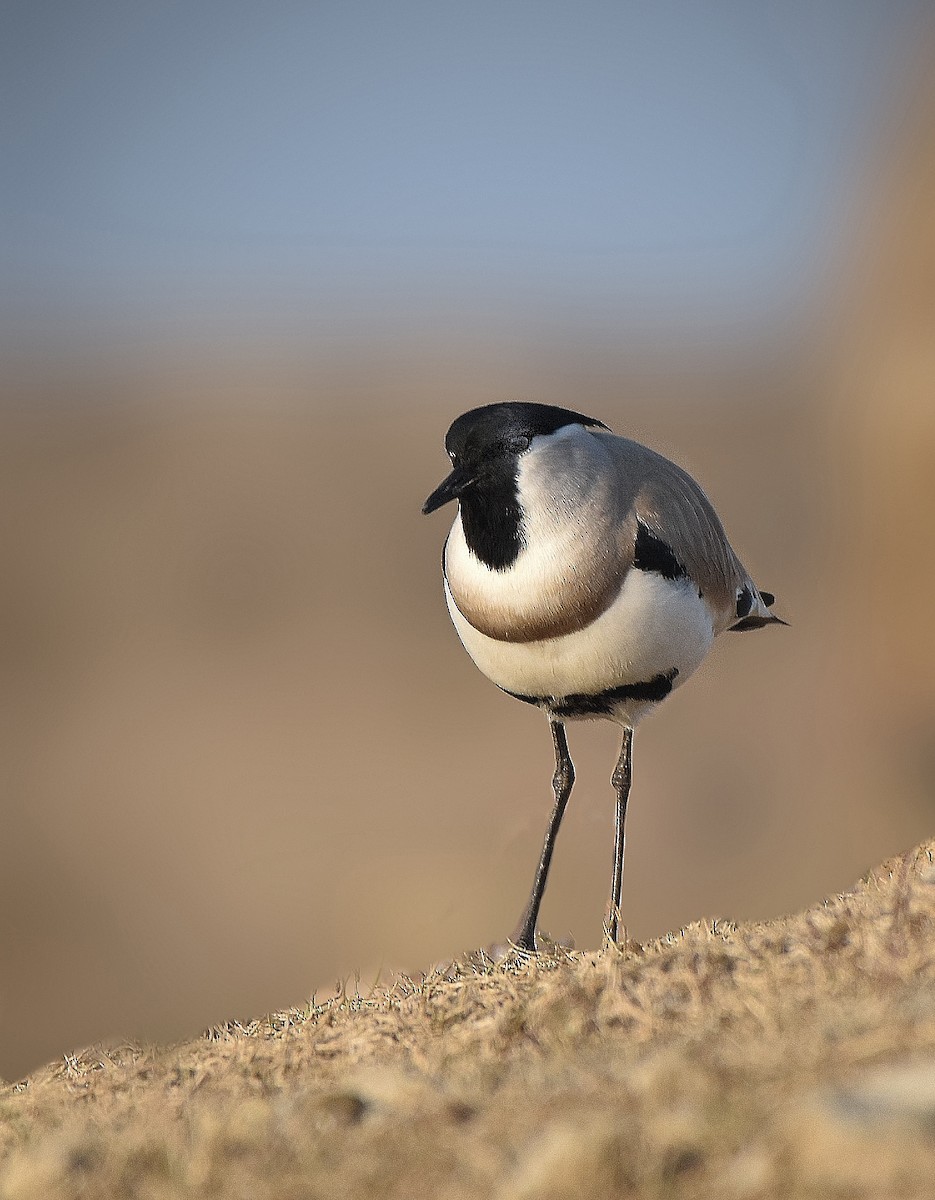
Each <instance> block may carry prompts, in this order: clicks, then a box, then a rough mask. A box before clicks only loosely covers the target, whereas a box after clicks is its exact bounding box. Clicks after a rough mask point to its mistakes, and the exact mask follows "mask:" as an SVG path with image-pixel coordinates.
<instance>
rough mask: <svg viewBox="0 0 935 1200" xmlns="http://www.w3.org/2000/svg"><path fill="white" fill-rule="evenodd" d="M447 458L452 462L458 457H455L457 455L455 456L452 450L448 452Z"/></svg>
mask: <svg viewBox="0 0 935 1200" xmlns="http://www.w3.org/2000/svg"><path fill="white" fill-rule="evenodd" d="M448 457H449V458H450V459H451V461H452V462H454V461H455V459H456V458H457V457H458V456H457V454H455V452H454V450H449V451H448Z"/></svg>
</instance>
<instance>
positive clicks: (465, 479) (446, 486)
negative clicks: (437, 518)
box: [422, 467, 474, 515]
mask: <svg viewBox="0 0 935 1200" xmlns="http://www.w3.org/2000/svg"><path fill="white" fill-rule="evenodd" d="M473 482H474V477H473V476H472V475H471V474H470V473H469V472H468V471H466V470H465V469H464V467H455V469H454V470H453V471H452V472H451V474H450V475H449V476H448V478H447V479H443V480H442V482H441V483H440V484H439V485H438V487H437V488H436V489H435V491H434V492H432V494H431V496H429V498H428V500H426V502H425V503H424V504H423V505H422V511H423V512H424V513H425V514H426V515H427V514H428V513H433V512H434V511H435V510H436V508H441V506H442V505H443V504H447V503H448V501H449V500H457V498H458V497H459V496H460V495H461V493H462V492H464V491H466V490H467V489H468V488H469V487H470V486H471V484H472V483H473Z"/></svg>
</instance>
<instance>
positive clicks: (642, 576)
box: [445, 570, 714, 697]
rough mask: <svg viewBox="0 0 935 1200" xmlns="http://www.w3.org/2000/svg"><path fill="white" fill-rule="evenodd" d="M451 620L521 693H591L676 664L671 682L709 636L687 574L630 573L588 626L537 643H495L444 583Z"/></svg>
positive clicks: (483, 665)
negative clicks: (460, 608)
mask: <svg viewBox="0 0 935 1200" xmlns="http://www.w3.org/2000/svg"><path fill="white" fill-rule="evenodd" d="M445 597H446V599H447V601H448V610H449V612H450V613H451V619H452V621H453V622H454V625H455V628H456V629H457V631H458V636H459V637H460V638H461V641H462V642H463V643H464V648H465V649H466V650H467V652H468V654H470V656H471V658H472V659H473V660H474V662H475V663H476V664H477V666H478V667H479V668H480V670H481V671H483V673H484V674H485V675H486V676H487V678H488V679H491V680H493V682H494V683H495V684H497V686H498V687H501V688H504V689H505V690H506V691H508V692H517V693H519V694H520V695H523V696H556V697H559V696H570V695H577V694H581V693H584V694H589V695H593V694H596V693H598V692H603V691H606V690H607V689H608V688H614V687H620V686H621V685H623V684H632V683H644V682H648V681H649V680H651V679H653V678H654V677H655V676H656V675H659V674H662V673H665V672H667V671H671V670H672V668H673V667H675V668H677V670H678V675H677V676H676V678H675V680H674V686H676V687H677V686H678V685H679V684H681V683H684V682H685V680H686V679H687V678H688V676H689V675H691V674H692V672H693V671H694V670H695V669H696V668H697V667H698V666H699V665H700V664H701V661H702V659H703V658H704V656H705V655H706V654H707V652H708V650H709V649H710V647H711V643H712V641H713V640H714V628H713V624H712V620H711V614H710V612H709V610H708V607H707V605H706V604H705V603H704V601H703V600H702V599H700V598H699V596H698V590H697V588H696V587H695V585H694V584H693V583H692V582H691V581H690V580H687V579H678V580H674V581H673V580H667V579H664V578H663V577H662V576H661V575H658V574H656V573H654V572H647V571H637V570H631V571H629V572H628V573H627V575H626V578H625V579H624V583H623V587H622V588H621V589H620V592H619V594H618V595H617V597H616V599H615V600H614V602H613V603H612V604H611V605H610V607H609V608H607V609H606V610H605V611H604V612H603V613H602V614H601V615H600V616H599V617H598V618H597V619H596V620H594V621H592V622H591V624H590V625H587V626H585V627H584V628H583V629H579V630H577V631H576V632H574V633H569V634H566V635H563V636H561V637H555V638H547V639H544V640H542V641H537V642H501V641H498V640H497V639H495V638H491V637H488V636H487V635H486V634H483V633H480V632H479V631H478V630H477V629H475V628H474V627H473V626H472V625H470V624H469V623H468V621H467V620H466V619H465V618H464V616H462V614H461V613H460V612H459V611H458V606H457V605H456V604H455V602H454V600H453V598H452V595H451V592H450V590H449V588H448V584H447V582H446V583H445Z"/></svg>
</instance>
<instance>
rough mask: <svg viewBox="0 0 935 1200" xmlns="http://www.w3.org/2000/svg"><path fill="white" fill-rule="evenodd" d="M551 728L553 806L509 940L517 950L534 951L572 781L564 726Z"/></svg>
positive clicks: (532, 952) (573, 769)
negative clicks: (521, 911)
mask: <svg viewBox="0 0 935 1200" xmlns="http://www.w3.org/2000/svg"><path fill="white" fill-rule="evenodd" d="M549 724H550V726H551V728H552V741H553V743H554V744H555V774H554V775H553V776H552V791H553V792H554V793H555V807H554V808H553V809H552V818H551V820H550V821H549V829H548V833H546V835H545V842H544V843H543V846H542V856H541V858H540V859H539V867H538V870H537V871H536V878H535V879H534V880H533V885H532V891H531V892H530V893H529V899H528V900H527V902H526V907H525V908H524V909H523V915H522V916H521V917H520V919H519V925H517V927H516V932H515V933H514V934H513V936H512V937H511V938H510V941H511V942H512V943H513V944H514V945H515V946H518V947H519V948H520V949H521V950H528V951H529V952H530V953H531V954H535V952H536V922H537V921H538V919H539V905H540V904H541V903H542V897H543V894H544V893H545V884H546V880H547V879H548V877H549V863H550V862H551V861H552V851H553V850H554V849H555V839H556V838H557V837H558V827H559V826H560V825H561V823H562V817H563V816H564V815H565V806H566V805H567V803H568V797H569V796H570V795H571V788H572V784H573V783H574V782H575V768H574V766H573V764H572V761H571V755H570V754H569V753H568V741H567V739H566V737H565V726H564V725H563V724H562V722H561V721H552V720H550V721H549Z"/></svg>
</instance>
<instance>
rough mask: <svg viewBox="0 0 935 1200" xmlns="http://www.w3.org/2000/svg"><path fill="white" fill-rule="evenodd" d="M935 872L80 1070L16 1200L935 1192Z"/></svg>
mask: <svg viewBox="0 0 935 1200" xmlns="http://www.w3.org/2000/svg"><path fill="white" fill-rule="evenodd" d="M933 863H935V842H932V843H929V844H926V845H923V846H921V847H919V848H917V849H915V850H912V851H910V852H909V853H907V854H906V855H905V856H903V857H902V858H898V859H894V860H891V861H889V862H887V863H885V864H883V866H881V867H880V868H879V869H877V870H875V871H873V872H871V873H870V874H869V875H868V876H867V877H866V878H865V879H863V880H862V881H861V882H860V883H858V884H857V885H855V887H854V888H853V889H852V890H850V891H848V892H846V893H844V894H843V895H840V896H835V897H833V898H831V899H829V900H827V901H825V902H824V903H822V904H820V905H818V906H817V907H815V908H812V909H810V910H808V911H806V912H804V913H800V914H797V915H794V916H791V917H788V918H784V919H780V920H775V921H770V922H765V923H750V924H744V925H739V926H735V925H732V924H731V923H729V922H722V921H701V922H698V923H697V924H694V925H691V926H689V927H687V928H685V929H682V930H679V931H677V932H674V933H672V934H670V935H668V936H667V937H664V938H662V939H659V940H657V941H654V942H651V943H648V944H645V945H638V944H635V943H633V942H630V943H628V944H627V945H626V946H620V947H613V946H605V948H604V949H603V950H601V951H598V952H591V953H579V952H573V951H567V950H563V949H561V948H559V947H554V946H553V947H550V948H549V950H548V951H547V952H545V953H543V954H540V956H539V957H538V958H528V957H521V956H518V955H513V956H512V957H508V958H506V959H505V960H503V961H501V962H496V963H495V962H493V961H492V960H491V959H489V958H488V957H487V956H486V955H485V954H484V953H482V952H478V953H476V954H474V955H469V956H467V957H465V958H463V959H461V960H458V961H454V962H451V963H448V964H443V965H440V966H438V967H436V968H435V969H433V970H431V971H429V972H428V973H427V974H426V975H425V976H424V977H419V978H409V977H406V978H397V979H394V980H392V981H391V982H389V983H388V984H386V985H385V986H379V987H377V988H376V989H375V990H374V991H373V992H372V993H371V994H369V995H360V994H357V993H356V992H355V991H354V989H345V990H343V991H342V992H341V993H340V994H338V995H335V996H333V997H331V998H329V999H327V1000H325V1001H324V1002H321V1003H315V1002H312V1003H310V1004H309V1005H308V1006H306V1007H304V1008H301V1009H295V1010H291V1011H289V1012H283V1013H277V1014H274V1015H271V1016H268V1017H265V1018H263V1019H261V1020H256V1021H251V1022H247V1023H243V1024H240V1023H231V1024H229V1025H227V1026H224V1027H222V1028H215V1029H212V1030H210V1031H208V1032H207V1033H206V1034H204V1035H203V1036H201V1037H199V1038H197V1039H196V1040H194V1041H191V1042H188V1043H186V1044H183V1045H178V1046H175V1047H172V1048H171V1049H165V1048H161V1049H156V1048H152V1047H144V1046H134V1045H123V1046H117V1047H107V1048H101V1047H97V1048H94V1049H89V1050H85V1051H84V1052H82V1053H79V1054H75V1055H73V1056H66V1057H65V1059H64V1060H63V1061H59V1062H57V1063H54V1064H52V1065H50V1066H49V1067H47V1068H45V1069H43V1070H41V1071H38V1072H36V1073H35V1074H33V1075H32V1076H31V1077H30V1078H28V1079H26V1080H22V1081H20V1082H18V1083H15V1084H10V1085H8V1086H6V1087H5V1089H4V1090H3V1093H2V1095H0V1114H2V1119H0V1196H2V1197H3V1198H4V1200H27V1198H30V1200H32V1198H34V1200H58V1198H65V1197H79V1196H80V1197H110V1196H115V1197H116V1196H121V1197H123V1196H126V1197H147V1198H149V1197H152V1198H153V1200H157V1198H159V1200H161V1198H166V1200H168V1198H174V1197H202V1196H223V1197H225V1198H226V1200H237V1198H240V1197H244V1198H247V1197H249V1198H250V1200H262V1198H264V1197H276V1198H277V1200H283V1198H290V1197H319V1196H321V1197H326V1196H327V1197H331V1198H333V1197H348V1198H350V1197H371V1196H372V1197H406V1198H410V1197H413V1198H418V1197H445V1198H446V1200H456V1198H457V1200H461V1198H464V1200H467V1198H468V1197H494V1198H496V1200H533V1198H536V1200H539V1198H547V1200H551V1198H554V1200H558V1198H559V1197H562V1198H564V1197H569V1198H570V1197H581V1198H585V1197H587V1198H588V1200H601V1198H603V1197H626V1196H646V1197H662V1196H673V1197H702V1196H711V1197H715V1196H716V1197H745V1198H751V1200H752V1198H759V1197H763V1198H768V1197H790V1196H803V1197H816V1198H817V1197H821V1198H826V1197H835V1196H841V1197H863V1196H866V1197H873V1198H874V1200H880V1198H885V1197H889V1196H894V1197H895V1196H900V1197H916V1196H918V1197H929V1196H932V1195H933V1192H935V1182H933V1181H935V866H933Z"/></svg>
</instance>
